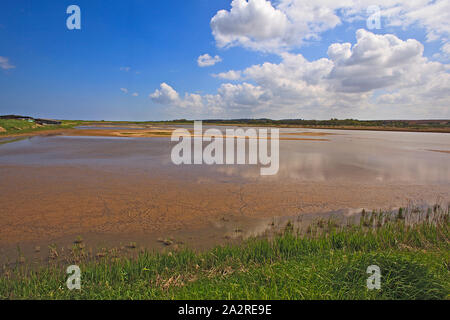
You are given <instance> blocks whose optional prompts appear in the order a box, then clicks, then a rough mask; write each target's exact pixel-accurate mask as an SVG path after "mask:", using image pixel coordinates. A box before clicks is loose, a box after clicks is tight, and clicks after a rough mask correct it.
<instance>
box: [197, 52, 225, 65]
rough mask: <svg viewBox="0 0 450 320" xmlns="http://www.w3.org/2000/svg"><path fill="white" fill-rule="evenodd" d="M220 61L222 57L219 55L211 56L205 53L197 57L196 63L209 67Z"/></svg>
mask: <svg viewBox="0 0 450 320" xmlns="http://www.w3.org/2000/svg"><path fill="white" fill-rule="evenodd" d="M221 61H222V58H220V57H219V56H217V55H216V56H215V57H211V56H210V55H209V54H208V53H206V54H203V55H201V56H200V57H198V59H197V64H198V66H199V67H211V66H213V65H215V64H216V63H219V62H221Z"/></svg>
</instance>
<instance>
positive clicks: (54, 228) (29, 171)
mask: <svg viewBox="0 0 450 320" xmlns="http://www.w3.org/2000/svg"><path fill="white" fill-rule="evenodd" d="M130 129H131V128H130ZM130 129H129V128H124V129H120V130H116V129H86V130H82V129H71V130H73V131H74V132H76V134H73V135H72V134H68V135H56V136H36V137H32V138H29V139H23V140H20V141H16V142H12V143H8V144H4V145H0V176H1V177H2V179H1V181H0V203H1V206H0V253H1V254H0V256H1V257H2V262H5V261H7V260H13V259H14V257H15V256H16V255H17V247H20V248H21V250H22V253H25V254H27V255H29V256H34V255H36V256H38V257H41V258H42V256H43V255H44V252H43V251H44V250H36V247H40V248H47V247H48V246H49V245H51V244H56V245H59V246H70V245H71V244H72V243H73V242H74V241H75V239H76V238H77V237H79V236H81V237H83V239H84V241H85V242H86V243H87V244H88V245H90V246H94V247H95V246H117V245H121V244H126V243H130V242H136V243H138V244H139V245H142V246H145V247H150V248H155V249H161V248H164V247H165V246H166V245H167V241H166V243H164V242H165V241H164V240H166V239H171V240H170V243H174V244H177V243H178V244H183V245H188V246H191V247H194V248H199V249H202V248H208V247H210V246H212V245H215V244H220V243H226V242H229V241H235V240H236V239H240V238H245V237H248V236H251V235H257V234H259V233H262V232H264V230H266V229H267V228H268V226H269V225H270V224H271V223H273V221H276V220H277V219H290V218H292V219H298V218H299V217H300V218H302V217H305V219H307V217H311V216H315V215H322V214H330V213H336V214H340V215H347V216H351V215H352V214H354V213H356V212H358V211H359V210H361V209H362V208H365V209H367V210H372V209H383V208H387V209H388V208H395V207H398V206H404V205H406V204H407V202H408V201H412V200H413V201H415V202H421V203H433V202H436V201H444V202H445V203H446V202H448V200H449V199H450V161H449V160H450V158H449V154H448V153H442V152H433V151H429V150H450V139H449V137H450V135H449V134H444V133H442V134H434V133H399V132H368V131H364V132H358V131H342V132H339V131H333V132H331V131H330V132H327V131H326V130H325V131H323V130H321V131H320V132H319V131H314V130H308V129H306V130H305V129H281V135H285V136H288V137H289V136H294V137H295V136H296V135H298V136H301V135H305V136H310V137H311V139H313V140H314V139H315V137H318V138H320V137H322V138H324V137H325V138H326V141H320V140H319V141H310V140H282V141H281V142H280V171H279V173H278V175H276V176H272V177H261V176H260V174H259V168H258V167H256V166H249V165H243V166H226V165H222V166H207V165H191V166H176V165H174V164H172V163H171V160H170V151H171V147H172V146H173V145H174V144H173V143H171V142H170V139H167V137H160V136H159V137H132V136H127V137H117V136H115V137H112V136H109V135H108V134H103V135H100V133H97V131H103V132H104V131H108V130H115V131H121V130H130ZM93 130H96V131H95V132H94V133H95V134H93V132H92V131H93ZM133 130H142V129H141V128H134V129H133ZM133 130H131V132H134V131H133ZM144 130H148V129H147V128H146V129H144ZM156 130H160V131H161V130H162V129H161V128H158V129H156ZM170 130H172V128H168V129H167V131H168V132H170ZM163 131H164V130H163ZM70 132H71V131H70ZM97 134H99V135H98V136H97Z"/></svg>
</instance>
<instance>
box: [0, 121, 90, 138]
mask: <svg viewBox="0 0 450 320" xmlns="http://www.w3.org/2000/svg"><path fill="white" fill-rule="evenodd" d="M82 124H84V122H83V121H70V120H63V121H62V123H61V124H60V125H39V124H37V123H35V122H28V121H27V120H12V119H11V120H9V119H8V120H4V119H0V128H1V129H0V138H1V137H2V136H17V135H26V134H33V133H35V132H40V131H48V130H57V129H70V128H73V127H75V126H79V125H82Z"/></svg>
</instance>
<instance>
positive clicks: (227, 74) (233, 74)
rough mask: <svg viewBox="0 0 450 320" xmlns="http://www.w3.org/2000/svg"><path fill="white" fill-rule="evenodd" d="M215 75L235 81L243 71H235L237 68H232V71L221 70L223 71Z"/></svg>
mask: <svg viewBox="0 0 450 320" xmlns="http://www.w3.org/2000/svg"><path fill="white" fill-rule="evenodd" d="M213 77H216V78H220V79H225V80H230V81H234V80H239V79H240V78H241V72H240V71H235V70H230V71H227V72H221V73H218V74H213Z"/></svg>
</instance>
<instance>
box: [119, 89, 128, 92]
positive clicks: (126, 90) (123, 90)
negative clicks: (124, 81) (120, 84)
mask: <svg viewBox="0 0 450 320" xmlns="http://www.w3.org/2000/svg"><path fill="white" fill-rule="evenodd" d="M120 91H122V92H123V93H128V89H127V88H120Z"/></svg>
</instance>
